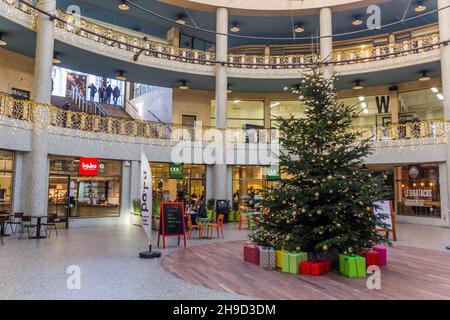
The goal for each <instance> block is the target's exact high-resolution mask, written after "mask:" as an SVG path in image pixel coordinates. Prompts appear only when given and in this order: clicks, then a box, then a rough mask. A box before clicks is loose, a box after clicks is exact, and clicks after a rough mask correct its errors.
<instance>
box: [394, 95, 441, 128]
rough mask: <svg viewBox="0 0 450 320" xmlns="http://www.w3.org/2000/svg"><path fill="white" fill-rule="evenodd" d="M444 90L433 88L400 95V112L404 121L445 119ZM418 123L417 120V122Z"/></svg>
mask: <svg viewBox="0 0 450 320" xmlns="http://www.w3.org/2000/svg"><path fill="white" fill-rule="evenodd" d="M443 98H444V97H443V95H442V88H438V87H435V88H431V89H426V90H418V91H411V92H404V93H400V94H399V103H400V112H401V118H402V120H403V121H405V122H408V121H411V120H413V118H418V119H419V120H421V121H426V120H441V119H444V102H443ZM415 121H417V119H416V120H415Z"/></svg>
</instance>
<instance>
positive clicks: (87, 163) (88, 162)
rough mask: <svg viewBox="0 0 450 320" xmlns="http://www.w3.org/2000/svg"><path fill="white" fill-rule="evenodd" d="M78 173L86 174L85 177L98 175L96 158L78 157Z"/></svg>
mask: <svg viewBox="0 0 450 320" xmlns="http://www.w3.org/2000/svg"><path fill="white" fill-rule="evenodd" d="M78 173H79V174H80V176H87V177H96V176H98V159H97V158H80V164H79V168H78Z"/></svg>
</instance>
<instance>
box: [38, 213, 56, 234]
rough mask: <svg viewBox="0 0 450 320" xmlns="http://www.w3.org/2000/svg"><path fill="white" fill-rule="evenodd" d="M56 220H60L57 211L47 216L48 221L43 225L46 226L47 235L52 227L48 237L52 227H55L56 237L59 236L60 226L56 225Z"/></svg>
mask: <svg viewBox="0 0 450 320" xmlns="http://www.w3.org/2000/svg"><path fill="white" fill-rule="evenodd" d="M56 222H58V214H57V213H49V214H48V216H47V221H46V222H45V223H42V224H41V225H42V226H44V230H45V235H47V229H49V228H50V230H49V232H48V237H49V238H50V234H51V233H52V229H51V228H54V229H55V232H56V237H57V238H58V228H57V226H56Z"/></svg>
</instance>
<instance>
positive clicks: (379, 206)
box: [374, 201, 392, 230]
mask: <svg viewBox="0 0 450 320" xmlns="http://www.w3.org/2000/svg"><path fill="white" fill-rule="evenodd" d="M374 206H375V207H374V213H375V215H376V216H381V221H382V222H383V223H385V224H386V225H387V227H388V228H389V229H390V230H391V229H392V211H391V202H390V201H378V202H375V203H374ZM380 227H381V226H377V228H380Z"/></svg>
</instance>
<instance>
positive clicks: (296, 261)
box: [289, 252, 308, 274]
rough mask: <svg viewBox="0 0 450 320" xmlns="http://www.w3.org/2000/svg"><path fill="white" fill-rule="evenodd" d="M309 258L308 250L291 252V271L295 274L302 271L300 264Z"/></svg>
mask: <svg viewBox="0 0 450 320" xmlns="http://www.w3.org/2000/svg"><path fill="white" fill-rule="evenodd" d="M307 260H308V254H307V253H306V252H297V253H289V272H290V273H294V274H299V273H300V264H301V263H302V262H304V261H307Z"/></svg>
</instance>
